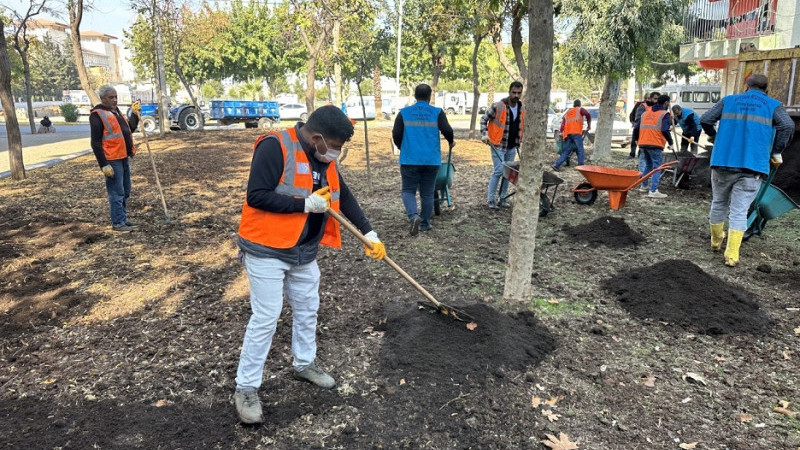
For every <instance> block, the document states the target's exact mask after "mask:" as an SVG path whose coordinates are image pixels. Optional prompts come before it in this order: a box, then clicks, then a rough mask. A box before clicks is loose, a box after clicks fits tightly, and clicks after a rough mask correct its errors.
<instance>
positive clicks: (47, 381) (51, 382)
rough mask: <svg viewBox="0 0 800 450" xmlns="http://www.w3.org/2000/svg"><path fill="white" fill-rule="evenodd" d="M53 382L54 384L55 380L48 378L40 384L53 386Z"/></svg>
mask: <svg viewBox="0 0 800 450" xmlns="http://www.w3.org/2000/svg"><path fill="white" fill-rule="evenodd" d="M55 382H56V379H55V378H48V379H46V380H44V381H42V384H53V383H55Z"/></svg>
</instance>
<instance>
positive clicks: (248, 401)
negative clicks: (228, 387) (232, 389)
mask: <svg viewBox="0 0 800 450" xmlns="http://www.w3.org/2000/svg"><path fill="white" fill-rule="evenodd" d="M233 402H234V403H235V404H236V413H237V414H238V415H239V420H241V421H242V423H246V424H251V425H252V424H256V423H262V422H264V414H263V413H262V412H261V400H259V398H258V392H257V391H236V393H235V394H233Z"/></svg>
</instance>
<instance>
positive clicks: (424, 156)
mask: <svg viewBox="0 0 800 450" xmlns="http://www.w3.org/2000/svg"><path fill="white" fill-rule="evenodd" d="M441 111H442V110H441V108H437V107H435V106H431V105H430V104H429V103H427V102H424V101H417V103H415V104H413V105H411V106H406V107H405V108H403V109H401V110H400V115H401V116H403V126H404V129H403V141H402V142H401V143H400V164H414V165H425V166H438V165H440V164H442V153H441V151H442V149H441V144H440V143H439V113H440V112H441Z"/></svg>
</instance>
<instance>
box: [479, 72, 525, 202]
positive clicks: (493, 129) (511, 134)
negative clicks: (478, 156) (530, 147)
mask: <svg viewBox="0 0 800 450" xmlns="http://www.w3.org/2000/svg"><path fill="white" fill-rule="evenodd" d="M521 98H522V83H520V82H519V81H514V82H512V83H511V85H510V86H509V87H508V97H506V98H504V99H502V100H500V101H499V102H497V103H495V104H493V105H492V106H491V107H489V109H487V110H486V113H484V114H483V116H482V117H481V141H483V143H485V144H489V147H490V148H491V151H492V175H491V176H490V177H489V192H488V195H487V198H486V206H488V207H489V209H499V207H501V206H502V207H504V208H508V207H510V206H511V204H510V203H509V202H507V201H506V199H505V197H506V190H507V189H508V183H506V182H505V181H504V182H502V183H501V182H500V178H501V177H502V176H503V163H510V162H514V159H515V158H516V156H517V148H519V144H520V143H521V142H522V130H523V128H525V106H524V105H523V104H522V101H521V100H520V99H521ZM498 184H499V185H500V194H499V197H497V195H498V193H497V185H498Z"/></svg>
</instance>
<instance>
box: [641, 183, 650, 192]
mask: <svg viewBox="0 0 800 450" xmlns="http://www.w3.org/2000/svg"><path fill="white" fill-rule="evenodd" d="M639 192H641V193H642V194H647V193H648V192H650V188H649V187H647V186H643V185H639Z"/></svg>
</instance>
